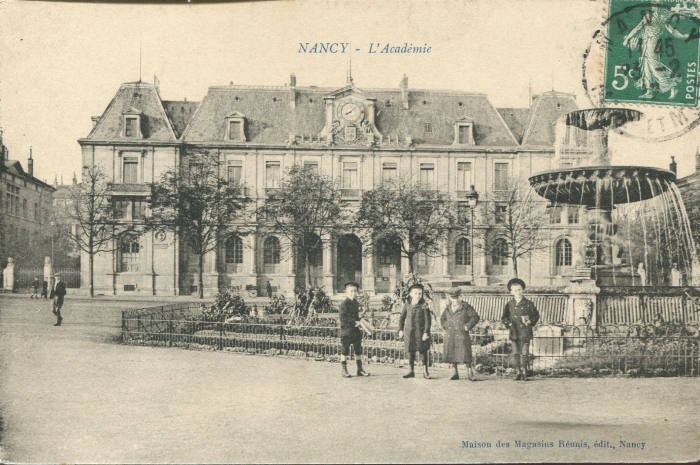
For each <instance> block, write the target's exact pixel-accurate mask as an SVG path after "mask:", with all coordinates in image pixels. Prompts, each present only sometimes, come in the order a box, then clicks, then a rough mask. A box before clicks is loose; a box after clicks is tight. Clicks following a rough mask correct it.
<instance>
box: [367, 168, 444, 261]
mask: <svg viewBox="0 0 700 465" xmlns="http://www.w3.org/2000/svg"><path fill="white" fill-rule="evenodd" d="M455 222H456V208H455V205H454V202H452V200H451V199H450V197H449V196H448V194H447V193H444V192H442V191H440V190H436V189H435V188H434V187H433V186H429V185H425V184H421V183H414V182H412V181H411V180H410V179H409V178H408V177H406V176H402V177H399V178H397V179H395V180H389V181H386V182H383V183H382V184H380V185H379V186H378V187H377V188H375V189H373V190H371V191H367V192H365V193H364V195H363V196H362V202H361V203H360V209H359V211H358V212H357V224H358V226H360V227H361V228H363V230H364V234H363V235H364V237H363V244H366V246H367V247H366V249H365V250H366V251H367V253H372V252H373V251H381V250H382V249H383V248H396V249H400V250H401V254H402V255H403V256H404V257H406V258H408V263H409V270H408V271H409V273H410V274H413V269H414V263H413V261H414V260H413V258H414V256H415V255H416V254H418V253H424V254H425V255H428V256H436V255H442V252H443V251H442V245H443V243H444V241H445V240H446V239H447V237H448V235H449V232H450V229H452V228H453V224H454V223H455Z"/></svg>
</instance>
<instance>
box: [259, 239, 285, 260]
mask: <svg viewBox="0 0 700 465" xmlns="http://www.w3.org/2000/svg"><path fill="white" fill-rule="evenodd" d="M263 254H264V257H263V263H265V265H279V263H280V261H282V259H281V255H282V247H281V246H280V240H279V239H277V238H276V237H275V236H270V237H268V238H267V239H265V244H264V246H263Z"/></svg>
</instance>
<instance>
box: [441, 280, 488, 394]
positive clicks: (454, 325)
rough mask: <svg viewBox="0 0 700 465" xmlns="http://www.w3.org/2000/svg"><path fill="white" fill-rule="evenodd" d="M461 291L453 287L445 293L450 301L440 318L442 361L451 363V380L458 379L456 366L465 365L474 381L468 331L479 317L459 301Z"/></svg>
mask: <svg viewBox="0 0 700 465" xmlns="http://www.w3.org/2000/svg"><path fill="white" fill-rule="evenodd" d="M461 293H462V291H461V289H460V288H458V287H453V288H451V289H450V290H449V291H447V295H448V296H450V301H449V303H448V304H447V307H445V311H443V312H442V316H441V317H440V324H441V325H442V328H443V329H444V330H445V339H444V342H443V345H442V347H443V360H444V361H445V362H447V363H451V364H452V367H453V368H454V375H452V377H451V378H450V379H451V380H457V379H459V372H458V371H457V365H459V364H460V363H466V365H467V372H468V376H469V379H470V380H472V381H475V378H474V374H473V373H472V370H471V366H472V341H471V338H470V337H469V331H470V330H471V329H472V328H473V327H474V326H476V324H477V323H478V322H479V315H478V314H477V313H476V311H475V310H474V308H473V307H472V306H471V305H469V304H468V303H466V302H465V301H463V300H462V299H460V295H461Z"/></svg>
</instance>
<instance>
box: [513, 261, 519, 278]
mask: <svg viewBox="0 0 700 465" xmlns="http://www.w3.org/2000/svg"><path fill="white" fill-rule="evenodd" d="M512 260H513V277H514V278H517V277H518V257H512Z"/></svg>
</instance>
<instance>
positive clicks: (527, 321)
mask: <svg viewBox="0 0 700 465" xmlns="http://www.w3.org/2000/svg"><path fill="white" fill-rule="evenodd" d="M508 290H509V291H510V293H511V294H512V295H513V300H511V301H510V302H508V303H507V304H506V306H505V308H504V309H503V316H502V317H501V321H502V322H503V324H505V325H506V327H507V328H509V329H510V334H509V338H510V340H511V341H512V342H513V358H514V359H515V367H516V368H517V370H518V375H517V376H516V377H515V379H516V381H517V380H523V381H527V365H528V362H529V359H530V341H531V340H532V327H533V326H535V325H536V324H537V321H538V320H539V319H540V314H539V312H538V311H537V309H536V308H535V304H533V303H532V302H531V301H529V300H528V299H526V298H525V297H523V291H524V290H525V282H524V281H523V280H522V279H518V278H513V279H511V280H510V281H508Z"/></svg>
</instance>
